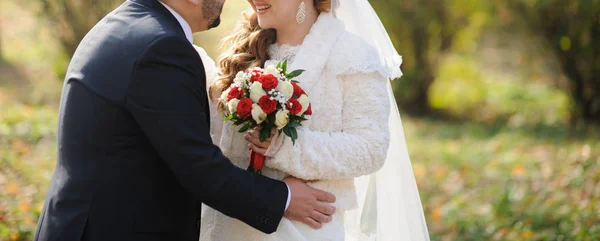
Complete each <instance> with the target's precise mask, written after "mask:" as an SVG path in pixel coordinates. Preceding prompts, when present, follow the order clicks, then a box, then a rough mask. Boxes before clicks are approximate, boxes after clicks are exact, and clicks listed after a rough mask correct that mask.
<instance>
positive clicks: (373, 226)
mask: <svg viewBox="0 0 600 241" xmlns="http://www.w3.org/2000/svg"><path fill="white" fill-rule="evenodd" d="M199 52H200V54H201V55H203V56H202V57H203V60H204V64H205V65H206V69H207V79H211V76H212V77H214V75H215V73H216V72H215V71H214V67H211V65H212V66H214V62H212V61H211V60H208V59H209V58H208V57H207V56H206V54H205V52H203V51H202V50H199ZM269 56H271V60H269V61H268V62H267V65H269V64H276V63H277V62H279V61H281V60H288V61H289V62H290V65H289V69H292V70H293V69H304V70H306V72H304V73H303V74H302V75H301V76H300V77H299V78H298V80H299V81H300V85H301V86H302V87H303V89H304V90H305V91H306V92H307V94H308V96H309V98H310V100H311V105H312V109H313V115H312V116H311V118H310V120H308V121H306V122H304V123H303V126H302V127H301V128H299V129H298V136H299V138H298V140H297V141H296V144H295V145H293V144H292V142H291V140H290V139H289V138H287V137H285V136H279V137H275V138H274V139H273V141H272V144H271V147H270V148H269V150H268V151H267V160H266V162H265V165H266V167H265V169H264V170H263V174H264V175H265V176H268V177H271V178H274V179H283V178H285V177H287V176H290V175H291V176H295V177H299V178H302V179H307V180H319V181H317V182H314V183H311V184H310V185H311V186H313V187H315V188H318V189H321V190H325V191H328V192H331V193H333V194H334V195H335V196H336V198H337V201H336V203H335V204H334V206H336V208H337V210H338V213H336V214H335V215H333V221H332V222H330V223H327V224H324V225H323V228H322V229H319V230H314V229H311V228H310V227H308V226H306V225H304V224H302V223H299V222H295V221H291V220H288V219H286V218H283V219H282V221H281V222H280V224H279V226H278V229H277V231H276V232H275V233H273V234H270V235H267V234H264V233H261V232H260V231H257V230H255V229H253V228H251V227H250V226H248V225H246V224H244V223H242V222H241V221H239V220H236V219H233V218H230V217H228V216H226V215H224V214H222V213H220V212H218V211H216V210H214V209H212V208H210V207H207V206H204V207H203V210H202V224H201V231H200V240H201V241H242V240H243V241H344V240H346V241H369V240H373V241H374V240H378V241H388V240H389V241H394V240H399V241H400V240H406V241H427V240H429V236H428V234H427V227H426V224H425V220H424V217H423V211H422V207H421V204H420V200H419V194H418V191H417V188H416V184H415V180H414V175H413V174H412V168H411V166H410V159H409V158H408V153H407V151H406V144H405V142H404V135H403V132H402V126H401V121H400V117H399V115H398V110H397V108H396V106H395V100H394V98H393V94H392V93H391V87H390V84H389V81H388V78H387V76H389V72H387V69H386V66H385V64H382V61H380V56H379V55H378V52H377V50H376V49H375V48H374V47H372V45H370V44H368V42H366V41H364V40H363V39H362V38H361V37H359V36H357V35H355V34H352V33H350V32H348V31H346V29H345V27H344V23H343V22H342V21H340V20H339V19H336V17H335V16H334V15H333V14H332V13H323V14H321V15H320V16H319V18H318V20H317V22H316V23H315V24H314V25H313V27H312V28H311V31H310V33H309V34H308V35H307V36H306V38H305V39H304V41H303V43H302V44H301V45H300V46H297V47H291V46H287V45H283V46H280V45H273V46H271V47H270V48H269ZM211 136H212V138H213V141H214V143H215V144H216V145H218V146H219V147H220V148H221V149H222V151H223V153H224V154H225V155H226V156H227V157H228V158H230V160H231V161H232V162H233V163H234V164H235V165H237V166H239V167H240V168H246V167H247V166H248V160H249V151H248V149H247V145H248V143H247V142H246V141H245V140H244V138H243V135H242V134H240V133H238V132H237V128H236V127H234V126H232V125H231V124H230V123H229V122H223V120H222V116H221V115H220V114H219V113H218V112H217V111H216V109H215V106H214V105H211ZM382 167H383V168H382ZM378 170H379V171H378ZM248 208H252V207H248Z"/></svg>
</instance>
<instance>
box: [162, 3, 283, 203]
mask: <svg viewBox="0 0 600 241" xmlns="http://www.w3.org/2000/svg"><path fill="white" fill-rule="evenodd" d="M158 2H159V3H160V4H162V5H163V6H165V8H166V9H167V10H169V12H171V14H172V15H173V17H175V19H177V22H179V25H181V28H183V32H184V33H185V38H187V40H188V41H190V43H191V44H194V37H193V36H192V27H190V25H189V24H188V22H187V21H185V19H183V17H182V16H181V15H179V13H177V12H176V11H175V10H173V9H172V8H171V7H169V6H168V5H167V4H165V3H163V2H162V1H158ZM202 57H203V58H206V57H208V56H202ZM208 58H210V57H208ZM285 186H286V187H287V189H288V198H287V202H286V204H285V209H284V210H287V208H288V207H289V206H290V201H291V199H292V190H290V187H289V186H288V185H287V184H285Z"/></svg>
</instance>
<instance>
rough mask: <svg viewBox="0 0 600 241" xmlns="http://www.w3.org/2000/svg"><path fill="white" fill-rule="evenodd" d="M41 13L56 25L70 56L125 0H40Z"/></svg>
mask: <svg viewBox="0 0 600 241" xmlns="http://www.w3.org/2000/svg"><path fill="white" fill-rule="evenodd" d="M39 1H40V2H41V4H42V10H41V13H42V14H43V15H44V17H46V18H47V19H48V20H49V21H50V22H51V23H52V26H54V28H55V31H54V33H55V34H56V37H57V38H58V39H59V41H60V44H61V46H62V48H63V50H64V51H65V54H66V55H67V56H69V57H71V56H72V55H73V53H75V49H77V46H78V45H79V42H80V41H81V40H82V39H83V37H84V36H85V34H87V32H88V31H89V30H90V29H91V28H92V27H93V26H94V25H95V24H96V23H97V22H98V21H99V20H100V19H102V17H104V16H105V15H106V14H107V13H108V12H110V11H111V10H113V9H114V8H115V7H116V6H118V4H119V3H122V2H123V0H39Z"/></svg>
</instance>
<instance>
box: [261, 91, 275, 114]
mask: <svg viewBox="0 0 600 241" xmlns="http://www.w3.org/2000/svg"><path fill="white" fill-rule="evenodd" d="M258 106H260V108H261V109H262V110H263V111H264V112H265V113H266V114H267V115H268V114H271V113H273V112H275V110H276V109H277V101H276V100H271V97H270V96H268V95H265V96H263V97H260V99H258Z"/></svg>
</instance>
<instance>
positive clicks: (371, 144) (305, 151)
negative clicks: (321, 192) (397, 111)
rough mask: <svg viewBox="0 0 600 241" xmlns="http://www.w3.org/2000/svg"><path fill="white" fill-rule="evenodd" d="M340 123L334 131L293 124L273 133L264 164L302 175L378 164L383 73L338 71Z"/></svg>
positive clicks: (384, 112) (382, 153) (384, 139)
mask: <svg viewBox="0 0 600 241" xmlns="http://www.w3.org/2000/svg"><path fill="white" fill-rule="evenodd" d="M341 78H342V80H343V90H344V98H343V107H342V108H343V109H342V113H343V115H342V126H343V129H342V130H341V131H338V132H322V131H315V130H310V129H306V128H299V129H298V139H297V140H296V144H295V145H293V144H292V141H291V139H290V138H289V137H287V136H285V135H280V136H277V137H275V138H274V140H273V141H272V144H271V146H270V147H269V150H267V153H266V155H267V156H268V157H270V158H269V159H267V160H266V162H265V165H267V166H268V167H270V168H274V169H277V170H281V171H283V172H286V173H288V174H290V175H292V176H295V177H298V178H302V179H306V180H330V179H342V178H352V177H358V176H362V175H366V174H369V173H373V172H375V171H377V170H378V169H379V168H381V167H382V166H383V163H384V161H385V158H386V155H387V150H388V145H389V131H388V129H389V127H388V116H389V110H390V103H389V99H388V94H387V89H386V87H387V86H386V84H387V83H386V81H387V80H386V78H385V77H383V76H382V75H381V74H379V73H378V72H372V73H356V74H350V75H345V76H341Z"/></svg>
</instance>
